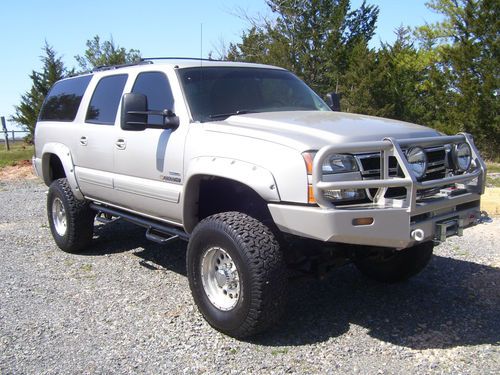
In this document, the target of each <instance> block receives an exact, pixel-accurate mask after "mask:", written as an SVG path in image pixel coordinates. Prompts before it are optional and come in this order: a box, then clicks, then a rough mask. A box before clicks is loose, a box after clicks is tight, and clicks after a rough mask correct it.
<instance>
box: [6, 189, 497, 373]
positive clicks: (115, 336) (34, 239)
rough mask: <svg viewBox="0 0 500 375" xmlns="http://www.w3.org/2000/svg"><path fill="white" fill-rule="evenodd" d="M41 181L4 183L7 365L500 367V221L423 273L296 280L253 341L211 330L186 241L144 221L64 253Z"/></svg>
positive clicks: (442, 252)
mask: <svg viewBox="0 0 500 375" xmlns="http://www.w3.org/2000/svg"><path fill="white" fill-rule="evenodd" d="M46 190H47V189H46V187H45V186H44V185H42V184H41V183H40V182H39V181H37V180H35V181H18V182H5V181H4V182H1V181H0V256H1V262H0V374H11V373H15V374H21V373H30V374H52V373H64V374H67V373H92V374H99V373H106V374H109V373H155V374H156V373H188V374H193V373H194V374H197V373H220V374H232V373H238V374H239V373H270V374H284V373H300V374H302V373H318V374H319V373H321V374H324V373H355V374H358V373H359V374H405V373H412V374H429V373H437V374H498V373H499V371H500V370H499V369H500V350H499V344H500V308H499V307H500V292H499V286H500V247H499V246H498V241H499V240H500V234H499V233H500V220H499V219H496V220H495V221H494V222H493V223H491V224H487V225H482V226H479V227H475V228H473V229H469V230H467V231H466V236H464V237H462V238H452V239H450V240H449V241H448V242H446V243H445V244H443V245H440V246H439V247H437V248H436V251H435V256H434V258H433V259H432V261H431V263H430V264H429V266H428V267H427V268H426V269H425V270H424V271H423V272H422V273H421V274H420V275H418V276H417V277H415V278H413V279H412V280H411V281H409V282H407V283H403V284H399V285H389V286H387V285H382V284H378V283H376V282H373V281H369V280H367V279H365V278H363V277H361V276H360V274H359V273H358V272H357V271H356V270H355V269H354V268H353V267H352V266H347V267H344V268H342V269H339V270H337V271H336V272H335V273H334V274H333V275H332V276H331V277H329V278H328V279H326V280H323V281H320V280H294V281H292V282H291V292H290V299H289V305H288V309H287V313H286V315H285V316H284V319H283V322H282V324H280V325H279V326H277V327H275V328H274V329H272V330H271V331H269V332H267V333H266V334H264V335H261V336H260V337H258V338H256V339H254V340H252V341H247V342H245V341H237V340H234V339H231V338H229V337H226V336H224V335H222V334H220V333H218V332H216V331H214V330H213V329H212V328H210V327H209V326H208V324H207V323H205V321H204V320H203V318H202V317H201V315H200V314H199V313H198V311H197V309H196V307H195V306H194V304H193V301H192V299H191V295H190V293H189V287H188V282H187V280H186V276H185V265H184V263H185V244H183V243H182V242H178V243H175V244H171V245H167V246H163V247H162V246H159V245H156V244H154V243H151V242H148V241H147V240H146V239H145V238H144V233H143V230H142V229H141V228H137V227H134V226H132V225H130V224H127V223H124V222H116V223H113V224H111V225H108V226H100V227H98V228H97V229H96V239H95V243H94V246H93V247H92V249H90V250H89V251H88V252H86V253H85V254H83V255H71V254H65V253H63V252H61V251H60V250H59V249H58V248H57V247H56V246H55V244H54V242H53V241H52V238H51V235H50V230H49V228H48V226H47V222H46V217H45V192H46Z"/></svg>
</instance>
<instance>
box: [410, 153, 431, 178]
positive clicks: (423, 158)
mask: <svg viewBox="0 0 500 375" xmlns="http://www.w3.org/2000/svg"><path fill="white" fill-rule="evenodd" d="M406 160H408V164H410V168H411V170H412V171H413V173H414V174H415V177H416V178H421V177H423V176H424V175H425V171H426V170H427V155H426V154H425V151H424V149H423V148H421V147H412V148H410V149H409V150H408V153H407V154H406Z"/></svg>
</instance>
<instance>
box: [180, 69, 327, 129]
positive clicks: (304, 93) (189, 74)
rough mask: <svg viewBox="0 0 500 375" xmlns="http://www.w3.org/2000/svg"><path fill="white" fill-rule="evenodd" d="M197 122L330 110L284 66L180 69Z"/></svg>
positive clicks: (192, 112) (182, 81)
mask: <svg viewBox="0 0 500 375" xmlns="http://www.w3.org/2000/svg"><path fill="white" fill-rule="evenodd" d="M179 76H180V80H181V83H182V85H183V88H184V92H185V94H186V98H187V100H188V103H189V107H190V109H191V114H192V116H193V119H194V120H195V121H202V122H203V121H215V120H223V119H224V118H227V117H229V116H230V115H231V114H234V113H237V112H238V111H240V112H276V111H329V110H330V108H329V107H328V106H327V105H326V104H325V103H324V102H323V100H321V99H320V98H319V97H318V95H316V94H315V93H314V91H312V90H311V89H310V88H309V87H307V85H306V84H305V83H304V82H302V81H301V80H300V79H298V78H297V77H296V76H294V75H293V74H292V73H290V72H288V71H286V70H281V69H261V68H239V67H238V68H233V67H204V68H198V67H196V68H186V69H182V70H180V71H179Z"/></svg>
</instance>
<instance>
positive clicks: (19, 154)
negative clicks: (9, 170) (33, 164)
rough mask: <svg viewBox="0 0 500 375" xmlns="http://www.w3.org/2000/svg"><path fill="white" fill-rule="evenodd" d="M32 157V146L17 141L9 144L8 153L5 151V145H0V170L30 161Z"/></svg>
mask: <svg viewBox="0 0 500 375" xmlns="http://www.w3.org/2000/svg"><path fill="white" fill-rule="evenodd" d="M32 156H33V145H28V144H26V143H24V142H21V141H17V142H14V143H12V142H11V144H10V151H7V148H6V147H5V143H3V142H2V143H0V168H3V167H5V166H8V165H16V164H18V163H19V162H21V161H23V160H31V157H32Z"/></svg>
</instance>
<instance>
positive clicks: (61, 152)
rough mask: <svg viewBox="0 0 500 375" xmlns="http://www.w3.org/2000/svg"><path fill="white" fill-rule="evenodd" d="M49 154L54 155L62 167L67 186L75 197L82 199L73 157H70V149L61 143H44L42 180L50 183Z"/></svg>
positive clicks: (48, 184) (47, 183)
mask: <svg viewBox="0 0 500 375" xmlns="http://www.w3.org/2000/svg"><path fill="white" fill-rule="evenodd" d="M51 155H56V156H57V157H58V158H59V160H60V161H61V164H62V166H63V169H64V174H65V175H66V178H67V179H68V183H69V186H70V187H71V190H72V191H73V194H74V196H75V198H76V199H83V195H82V193H81V191H80V188H79V186H78V182H77V180H76V176H75V167H74V164H73V158H72V157H71V152H70V149H69V148H68V147H67V146H65V145H63V144H62V143H56V142H51V143H46V144H45V145H44V146H43V149H42V177H43V181H44V182H45V184H46V185H47V186H50V184H51V183H52V177H51V173H50V157H51Z"/></svg>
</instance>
